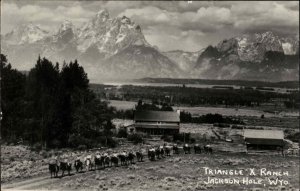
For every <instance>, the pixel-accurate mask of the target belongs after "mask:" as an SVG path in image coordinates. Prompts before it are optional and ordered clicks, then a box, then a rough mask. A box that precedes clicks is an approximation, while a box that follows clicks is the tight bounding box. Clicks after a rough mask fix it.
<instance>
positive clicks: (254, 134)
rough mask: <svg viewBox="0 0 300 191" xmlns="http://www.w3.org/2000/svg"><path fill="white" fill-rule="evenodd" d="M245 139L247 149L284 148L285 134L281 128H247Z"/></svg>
mask: <svg viewBox="0 0 300 191" xmlns="http://www.w3.org/2000/svg"><path fill="white" fill-rule="evenodd" d="M244 140H245V144H246V146H247V149H250V148H252V149H267V150H269V149H272V150H273V149H279V148H280V149H283V146H284V134H283V131H281V130H256V129H245V130H244Z"/></svg>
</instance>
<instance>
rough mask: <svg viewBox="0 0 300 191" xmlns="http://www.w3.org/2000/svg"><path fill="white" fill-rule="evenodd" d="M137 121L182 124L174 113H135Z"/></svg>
mask: <svg viewBox="0 0 300 191" xmlns="http://www.w3.org/2000/svg"><path fill="white" fill-rule="evenodd" d="M134 120H135V121H149V122H180V116H179V114H178V113H177V112H174V111H139V110H137V111H135V112H134Z"/></svg>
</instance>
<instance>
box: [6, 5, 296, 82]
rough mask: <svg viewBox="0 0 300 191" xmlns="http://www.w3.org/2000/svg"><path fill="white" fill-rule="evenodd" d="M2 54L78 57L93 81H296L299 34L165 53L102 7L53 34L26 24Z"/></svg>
mask: <svg viewBox="0 0 300 191" xmlns="http://www.w3.org/2000/svg"><path fill="white" fill-rule="evenodd" d="M1 52H2V53H4V54H6V55H7V56H8V59H9V61H10V62H11V63H12V64H13V66H14V67H16V68H17V69H20V70H29V69H30V68H31V67H33V66H34V63H35V62H36V59H37V58H38V55H41V56H43V57H47V58H49V59H50V60H52V61H53V62H60V63H61V62H63V61H64V60H65V61H66V62H69V61H70V60H74V59H77V60H79V63H80V64H81V65H83V66H84V68H85V70H86V72H87V73H88V75H89V78H90V79H91V81H94V82H99V81H103V80H121V79H134V78H144V77H152V78H155V77H160V78H162V77H168V78H202V79H244V80H245V79H246V80H264V81H282V80H298V77H299V65H298V63H299V35H298V36H288V37H287V36H285V37H280V36H278V35H276V34H275V33H273V32H272V31H266V32H263V33H255V34H250V33H249V34H248V33H247V34H242V35H240V36H237V37H233V38H230V39H225V40H223V41H221V42H220V43H218V44H217V45H216V46H208V47H207V48H204V49H202V50H199V51H197V52H185V51H182V50H174V51H169V52H163V51H161V50H159V49H158V48H157V47H155V46H152V45H151V44H149V43H148V42H147V40H146V38H145V36H144V34H143V32H142V27H141V26H140V25H138V24H136V23H134V22H133V21H132V20H131V19H130V18H128V17H126V16H123V17H116V18H111V17H110V15H109V12H108V11H107V10H100V11H99V12H97V14H96V15H95V16H94V17H93V18H91V19H90V20H89V21H88V22H86V23H85V24H83V26H81V27H80V28H77V27H76V26H74V25H73V24H72V22H70V21H67V20H66V21H64V22H63V23H62V24H61V25H60V26H59V28H58V29H57V30H56V31H54V32H49V31H46V30H44V29H42V28H41V27H39V26H37V25H35V24H33V23H28V24H23V25H20V26H19V27H17V28H15V29H14V30H12V31H11V32H10V33H7V34H5V35H3V36H2V35H1Z"/></svg>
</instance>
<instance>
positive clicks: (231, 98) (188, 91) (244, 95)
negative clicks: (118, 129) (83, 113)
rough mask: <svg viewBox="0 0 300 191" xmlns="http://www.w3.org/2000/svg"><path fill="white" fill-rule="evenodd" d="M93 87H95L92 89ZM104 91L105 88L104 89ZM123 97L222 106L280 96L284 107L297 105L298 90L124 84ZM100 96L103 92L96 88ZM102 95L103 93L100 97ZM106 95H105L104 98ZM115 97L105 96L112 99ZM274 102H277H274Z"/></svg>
mask: <svg viewBox="0 0 300 191" xmlns="http://www.w3.org/2000/svg"><path fill="white" fill-rule="evenodd" d="M94 89H95V88H94ZM103 91H105V90H103ZM118 93H119V94H121V95H122V98H121V99H122V100H127V101H130V100H137V99H144V100H151V101H152V102H154V103H161V102H164V103H168V104H170V105H173V104H177V105H179V104H183V105H188V106H199V105H224V106H230V107H232V106H234V107H235V106H248V107H254V106H260V105H261V104H263V103H271V102H272V99H274V98H276V99H283V100H286V101H284V105H285V107H287V108H297V107H298V106H299V102H300V99H299V93H298V92H292V93H290V94H280V93H277V92H262V91H258V90H253V89H233V90H231V89H213V88H193V87H171V86H168V87H147V86H132V85H124V86H122V87H121V88H120V89H118ZM97 94H98V95H99V96H100V97H101V96H102V97H103V96H104V92H102V91H98V92H97ZM103 98H105V96H104V97H103ZM106 98H107V97H106ZM111 98H114V97H108V98H107V99H111ZM274 104H276V103H274Z"/></svg>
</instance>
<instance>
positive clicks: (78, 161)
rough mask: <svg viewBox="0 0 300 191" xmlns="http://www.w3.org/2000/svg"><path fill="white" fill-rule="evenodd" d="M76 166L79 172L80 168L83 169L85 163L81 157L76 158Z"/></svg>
mask: <svg viewBox="0 0 300 191" xmlns="http://www.w3.org/2000/svg"><path fill="white" fill-rule="evenodd" d="M74 167H75V169H76V172H77V173H78V171H79V170H80V171H82V169H83V163H82V162H81V161H80V160H79V159H77V160H75V163H74Z"/></svg>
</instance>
